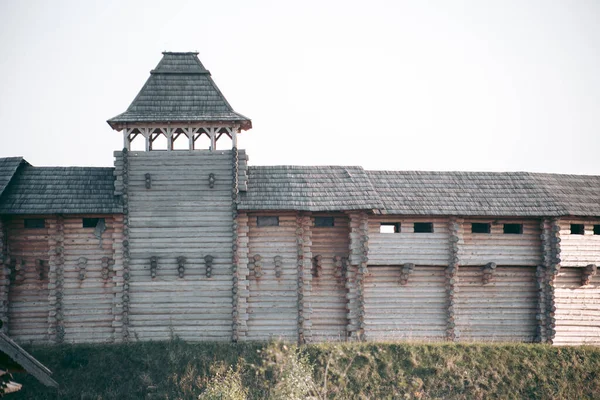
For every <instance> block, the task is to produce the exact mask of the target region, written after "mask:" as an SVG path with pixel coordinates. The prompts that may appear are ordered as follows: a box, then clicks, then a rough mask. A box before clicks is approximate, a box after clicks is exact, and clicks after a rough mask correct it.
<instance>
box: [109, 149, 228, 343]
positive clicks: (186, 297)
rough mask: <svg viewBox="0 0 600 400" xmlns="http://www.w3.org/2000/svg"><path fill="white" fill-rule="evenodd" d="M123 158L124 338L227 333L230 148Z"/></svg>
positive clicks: (216, 336)
mask: <svg viewBox="0 0 600 400" xmlns="http://www.w3.org/2000/svg"><path fill="white" fill-rule="evenodd" d="M127 159H128V182H127V204H128V207H127V213H126V214H125V215H126V217H127V218H128V223H127V227H126V229H127V230H128V237H129V238H128V246H129V256H130V260H129V263H128V264H129V265H128V269H129V272H127V271H125V272H124V274H126V273H128V274H129V281H128V282H127V283H126V285H128V295H127V298H128V300H129V306H128V316H127V318H128V331H129V337H130V338H136V339H139V340H150V339H152V340H161V339H168V338H170V337H172V336H173V335H175V336H178V337H181V338H182V339H186V340H231V338H232V290H233V283H232V259H233V251H232V248H233V233H232V215H233V211H234V210H233V208H232V185H233V180H232V176H233V169H232V161H231V160H232V152H231V151H213V152H211V151H208V150H196V151H193V152H188V151H181V152H175V151H172V152H158V151H155V152H134V151H130V152H129V153H128V156H127ZM117 174H118V172H117ZM146 174H149V175H150V179H151V186H150V188H148V187H147V184H146V182H147V180H148V179H147V176H146ZM210 174H213V178H214V181H213V182H212V183H211V182H210V181H209V178H210ZM211 185H212V186H213V187H212V188H211ZM124 244H125V242H124ZM179 257H183V259H179V260H184V263H185V274H184V277H183V278H182V277H180V275H179V270H178V268H179V265H178V258H179ZM208 259H210V261H207V260H208ZM153 275H154V277H153ZM125 298H126V296H125V295H124V296H123V299H124V300H125ZM124 315H125V313H124ZM124 318H125V316H124Z"/></svg>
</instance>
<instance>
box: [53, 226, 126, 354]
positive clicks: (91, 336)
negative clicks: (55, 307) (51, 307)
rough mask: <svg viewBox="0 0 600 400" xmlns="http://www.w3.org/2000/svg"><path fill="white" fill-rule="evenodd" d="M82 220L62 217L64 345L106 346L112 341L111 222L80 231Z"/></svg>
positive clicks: (112, 234)
mask: <svg viewBox="0 0 600 400" xmlns="http://www.w3.org/2000/svg"><path fill="white" fill-rule="evenodd" d="M82 218H83V216H81V215H73V216H65V217H64V220H63V226H64V228H63V231H64V267H63V272H62V274H63V279H64V283H63V284H62V293H63V295H62V313H63V327H64V341H66V342H85V343H93V342H107V341H113V340H114V328H113V303H114V297H115V290H114V287H115V285H114V282H113V277H114V268H113V267H114V264H115V260H114V249H113V240H114V239H113V236H114V234H115V231H116V225H117V224H119V222H117V221H115V219H114V218H112V217H111V216H104V215H86V216H85V218H102V219H103V220H104V223H102V222H100V223H99V225H98V226H96V227H90V228H84V227H83V222H82V221H83V220H82Z"/></svg>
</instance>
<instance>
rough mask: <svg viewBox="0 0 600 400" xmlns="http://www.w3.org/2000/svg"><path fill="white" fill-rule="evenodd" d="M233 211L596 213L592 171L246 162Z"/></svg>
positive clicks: (599, 182) (599, 180)
mask: <svg viewBox="0 0 600 400" xmlns="http://www.w3.org/2000/svg"><path fill="white" fill-rule="evenodd" d="M239 208H240V209H241V210H304V211H332V210H340V211H344V210H358V209H362V210H375V212H380V213H384V214H399V215H458V216H506V217H509V216H513V217H543V216H547V217H552V216H567V215H573V216H600V177H599V176H587V175H554V174H534V173H529V172H430V171H364V170H363V169H362V168H360V167H300V166H277V167H250V169H249V174H248V191H247V192H246V193H242V195H241V197H240V205H239Z"/></svg>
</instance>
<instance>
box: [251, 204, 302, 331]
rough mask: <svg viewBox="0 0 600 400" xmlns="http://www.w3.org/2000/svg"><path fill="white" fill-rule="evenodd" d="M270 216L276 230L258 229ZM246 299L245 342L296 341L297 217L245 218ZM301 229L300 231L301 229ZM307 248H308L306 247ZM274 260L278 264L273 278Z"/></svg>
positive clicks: (282, 215) (285, 214)
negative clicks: (277, 223) (260, 222)
mask: <svg viewBox="0 0 600 400" xmlns="http://www.w3.org/2000/svg"><path fill="white" fill-rule="evenodd" d="M267 215H273V216H277V217H278V218H279V226H264V227H259V226H257V217H258V216H267ZM248 228H249V230H248V238H249V242H248V249H249V252H248V260H249V261H248V269H249V275H248V280H249V296H248V299H247V302H248V308H247V312H248V321H247V326H248V331H247V333H246V337H245V339H246V340H268V339H270V338H282V339H284V340H289V341H294V342H295V341H297V340H298V242H297V230H298V229H299V226H298V222H297V215H296V213H277V214H268V213H260V214H255V213H252V214H248ZM300 229H301V228H300ZM307 245H308V244H307ZM276 257H278V258H277V260H279V261H278V263H279V262H280V263H281V269H280V273H279V276H277V275H278V274H276V270H275V267H276Z"/></svg>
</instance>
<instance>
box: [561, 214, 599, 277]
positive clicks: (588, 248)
mask: <svg viewBox="0 0 600 400" xmlns="http://www.w3.org/2000/svg"><path fill="white" fill-rule="evenodd" d="M558 223H559V225H560V240H561V242H560V249H561V253H560V255H561V263H560V264H561V266H563V267H585V266H586V265H589V264H596V265H600V235H594V225H600V220H586V219H579V218H565V219H560V220H559V221H558ZM571 224H577V225H583V226H584V234H583V235H576V234H571Z"/></svg>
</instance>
